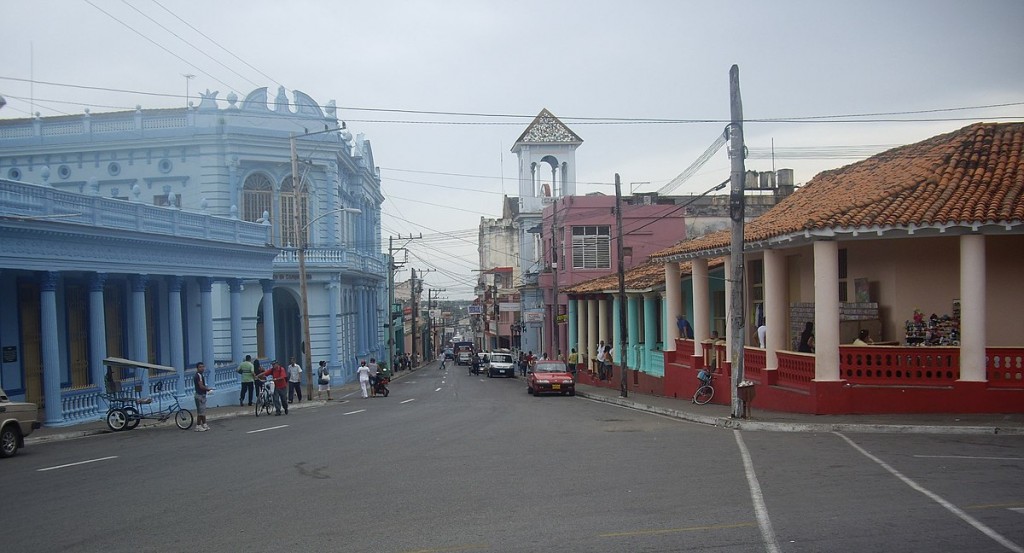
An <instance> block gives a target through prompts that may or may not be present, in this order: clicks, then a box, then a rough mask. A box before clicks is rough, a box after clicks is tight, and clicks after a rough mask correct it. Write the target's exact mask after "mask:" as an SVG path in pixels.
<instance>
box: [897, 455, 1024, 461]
mask: <svg viewBox="0 0 1024 553" xmlns="http://www.w3.org/2000/svg"><path fill="white" fill-rule="evenodd" d="M914 457H917V458H918V459H979V460H982V461H1024V457H974V456H971V455H914Z"/></svg>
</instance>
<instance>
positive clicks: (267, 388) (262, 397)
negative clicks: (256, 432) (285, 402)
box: [256, 378, 274, 417]
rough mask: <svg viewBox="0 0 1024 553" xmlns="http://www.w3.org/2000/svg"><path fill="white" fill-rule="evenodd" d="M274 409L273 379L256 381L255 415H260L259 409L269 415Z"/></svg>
mask: <svg viewBox="0 0 1024 553" xmlns="http://www.w3.org/2000/svg"><path fill="white" fill-rule="evenodd" d="M273 410H274V380H273V379H270V378H268V379H267V380H257V381H256V416H257V417H258V416H260V411H263V414H265V415H269V414H270V412H271V411H273Z"/></svg>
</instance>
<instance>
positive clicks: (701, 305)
mask: <svg viewBox="0 0 1024 553" xmlns="http://www.w3.org/2000/svg"><path fill="white" fill-rule="evenodd" d="M690 266H691V280H692V282H693V321H692V323H693V352H692V353H693V355H700V356H703V355H704V348H703V347H702V346H701V341H703V340H707V339H709V338H711V284H710V282H711V281H710V280H709V279H708V260H707V259H706V258H703V257H702V258H700V259H694V260H693V261H691V262H690ZM726 297H729V296H728V293H727V294H726Z"/></svg>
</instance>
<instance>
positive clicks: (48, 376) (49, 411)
mask: <svg viewBox="0 0 1024 553" xmlns="http://www.w3.org/2000/svg"><path fill="white" fill-rule="evenodd" d="M59 281H60V273H58V272H54V271H47V272H45V273H43V274H42V277H41V279H40V282H39V320H40V326H41V328H40V330H41V331H42V341H43V343H42V346H43V348H42V349H43V374H42V377H43V401H44V402H45V404H46V424H48V425H58V424H61V423H62V422H64V405H63V402H62V399H61V395H60V381H61V379H62V377H63V374H62V373H63V371H62V369H61V362H60V336H59V335H58V333H57V283H58V282H59Z"/></svg>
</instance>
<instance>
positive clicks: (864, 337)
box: [853, 328, 875, 347]
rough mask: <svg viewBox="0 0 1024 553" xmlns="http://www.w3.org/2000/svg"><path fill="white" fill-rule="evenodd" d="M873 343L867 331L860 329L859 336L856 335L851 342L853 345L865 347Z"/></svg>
mask: <svg viewBox="0 0 1024 553" xmlns="http://www.w3.org/2000/svg"><path fill="white" fill-rule="evenodd" d="M874 342H875V341H874V340H872V339H871V333H870V332H868V329H866V328H862V329H860V334H858V335H857V339H856V340H854V341H853V345H855V346H861V347H865V346H869V345H871V344H873V343H874Z"/></svg>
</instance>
